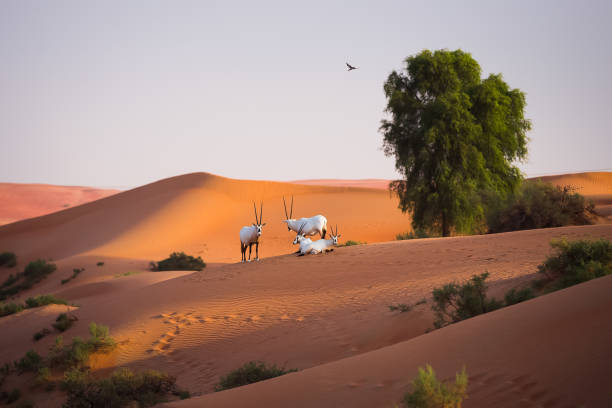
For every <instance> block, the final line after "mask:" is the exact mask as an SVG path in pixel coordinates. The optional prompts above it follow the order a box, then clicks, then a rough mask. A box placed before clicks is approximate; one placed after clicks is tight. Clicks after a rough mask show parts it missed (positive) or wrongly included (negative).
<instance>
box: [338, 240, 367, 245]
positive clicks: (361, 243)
mask: <svg viewBox="0 0 612 408" xmlns="http://www.w3.org/2000/svg"><path fill="white" fill-rule="evenodd" d="M365 244H367V242H365V241H352V240H348V241H346V242H345V243H344V245H343V246H354V245H365Z"/></svg>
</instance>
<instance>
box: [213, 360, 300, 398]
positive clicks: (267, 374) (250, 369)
mask: <svg viewBox="0 0 612 408" xmlns="http://www.w3.org/2000/svg"><path fill="white" fill-rule="evenodd" d="M295 371H297V370H295V369H291V370H285V369H283V368H278V367H276V365H271V366H266V364H265V363H263V362H261V361H250V362H248V363H246V364H245V365H243V366H242V367H240V368H238V369H236V370H234V371H232V372H230V373H229V374H227V375H226V376H224V377H221V379H220V381H219V384H217V386H216V387H215V391H223V390H228V389H230V388H235V387H241V386H243V385H247V384H253V383H256V382H259V381H264V380H267V379H270V378H274V377H279V376H281V375H285V374H288V373H292V372H295Z"/></svg>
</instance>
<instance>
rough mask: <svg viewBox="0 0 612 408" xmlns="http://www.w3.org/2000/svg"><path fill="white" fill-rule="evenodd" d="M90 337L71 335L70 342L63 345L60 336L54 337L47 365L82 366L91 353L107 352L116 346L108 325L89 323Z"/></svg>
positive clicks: (59, 366)
mask: <svg viewBox="0 0 612 408" xmlns="http://www.w3.org/2000/svg"><path fill="white" fill-rule="evenodd" d="M89 333H90V335H91V336H90V338H89V339H88V340H87V341H85V340H83V339H82V338H80V337H73V338H72V344H70V345H67V346H65V345H64V339H63V337H62V336H58V337H57V338H56V339H55V345H54V346H53V347H52V348H51V352H50V354H49V359H48V360H49V365H50V366H51V367H58V368H64V369H69V368H75V367H76V368H82V367H84V366H86V365H87V363H88V362H89V356H90V354H92V353H96V352H100V353H108V352H110V351H112V350H113V349H114V348H115V347H116V345H117V344H116V343H115V340H114V339H113V338H112V337H110V335H109V331H108V327H106V326H102V325H98V324H96V323H90V325H89Z"/></svg>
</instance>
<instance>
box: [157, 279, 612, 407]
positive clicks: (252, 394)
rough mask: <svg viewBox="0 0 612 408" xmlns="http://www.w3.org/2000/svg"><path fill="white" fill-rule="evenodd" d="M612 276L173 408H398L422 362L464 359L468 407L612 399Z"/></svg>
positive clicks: (590, 403) (445, 373) (443, 364)
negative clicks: (611, 311) (204, 407)
mask: <svg viewBox="0 0 612 408" xmlns="http://www.w3.org/2000/svg"><path fill="white" fill-rule="evenodd" d="M611 290H612V276H608V277H606V278H602V279H601V280H597V281H591V282H587V283H585V284H583V285H579V286H575V287H572V288H569V289H566V290H563V291H560V292H557V293H554V294H551V295H548V296H544V297H541V298H538V299H534V300H532V301H529V302H525V303H521V304H518V305H515V306H513V307H508V308H505V309H502V310H498V311H496V312H493V313H490V314H486V315H482V316H478V317H476V318H474V319H470V320H467V321H464V322H461V323H458V324H455V325H452V326H449V327H446V328H444V329H441V330H437V331H434V332H431V333H429V334H426V335H423V336H420V337H417V338H414V339H411V340H408V341H405V342H401V343H398V344H396V345H393V346H389V347H385V348H383V349H380V350H376V351H372V352H369V353H365V354H361V355H359V356H355V357H351V358H347V359H343V360H341V361H338V362H334V363H330V364H326V365H322V366H318V367H315V368H312V369H309V370H304V371H301V372H298V373H294V374H289V375H286V376H283V377H279V378H276V379H272V380H269V381H265V382H262V383H258V384H253V385H249V386H246V387H242V388H238V389H234V390H229V391H224V392H221V393H214V394H209V395H207V396H205V397H203V398H195V399H192V400H188V401H182V402H175V403H173V404H167V406H173V407H185V408H186V407H201V406H206V407H264V406H265V407H287V406H292V407H393V406H394V403H398V402H399V400H400V399H401V396H402V395H403V394H404V393H405V392H406V391H407V390H409V389H410V387H409V384H410V380H411V378H413V377H414V375H415V374H416V372H417V368H418V367H423V366H424V365H425V364H431V365H432V366H433V367H435V368H436V370H437V373H438V375H439V376H440V378H452V377H453V376H454V373H455V372H457V371H459V370H460V369H461V367H462V366H464V365H465V367H466V369H467V371H468V373H469V387H468V395H469V399H468V400H467V401H466V402H465V404H464V406H465V407H576V406H585V407H605V406H609V404H610V402H611V401H610V388H609V385H610V369H609V367H610V365H611V364H612V353H610V349H609V345H610V342H612V319H610V316H609V313H610V310H612V297H611V296H610V291H611Z"/></svg>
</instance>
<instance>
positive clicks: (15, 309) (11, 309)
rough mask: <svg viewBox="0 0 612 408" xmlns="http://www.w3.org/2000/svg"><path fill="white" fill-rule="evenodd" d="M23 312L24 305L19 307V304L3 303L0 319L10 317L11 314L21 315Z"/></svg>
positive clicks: (0, 306)
mask: <svg viewBox="0 0 612 408" xmlns="http://www.w3.org/2000/svg"><path fill="white" fill-rule="evenodd" d="M22 310H23V306H22V305H18V304H17V303H13V302H11V303H6V304H4V303H2V304H0V317H2V316H8V315H11V314H15V313H19V312H21V311H22Z"/></svg>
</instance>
